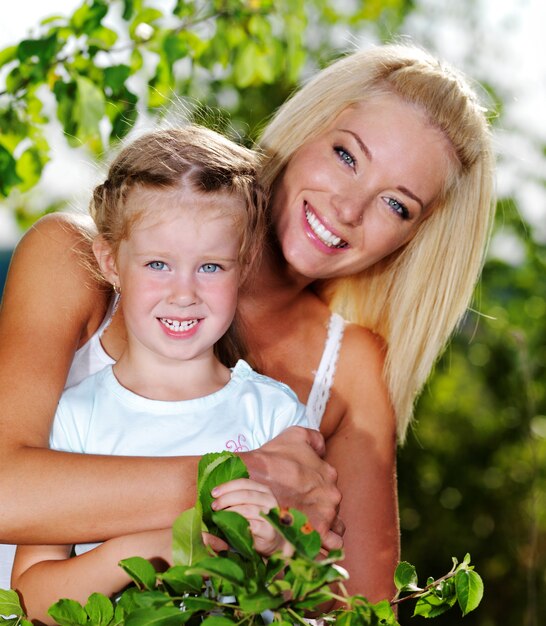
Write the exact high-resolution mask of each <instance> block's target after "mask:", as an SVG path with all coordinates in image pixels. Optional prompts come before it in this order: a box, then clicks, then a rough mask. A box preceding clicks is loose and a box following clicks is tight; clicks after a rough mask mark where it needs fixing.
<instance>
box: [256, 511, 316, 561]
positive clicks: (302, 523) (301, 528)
mask: <svg viewBox="0 0 546 626" xmlns="http://www.w3.org/2000/svg"><path fill="white" fill-rule="evenodd" d="M264 517H265V518H266V519H268V520H269V521H270V522H271V523H272V524H273V526H275V528H276V529H277V530H278V531H279V532H280V533H281V535H282V536H283V537H284V538H285V539H286V540H287V541H289V542H290V543H291V544H292V545H293V546H294V548H295V549H296V551H297V552H298V553H299V554H301V555H302V556H305V557H307V558H308V559H315V558H316V557H317V555H318V553H319V552H320V546H321V540H320V535H319V534H318V532H317V531H316V530H313V528H312V527H311V525H310V524H309V522H308V521H307V517H306V516H305V515H304V514H303V513H302V512H301V511H298V510H296V509H278V508H276V509H272V510H271V511H270V512H269V513H268V514H267V515H264Z"/></svg>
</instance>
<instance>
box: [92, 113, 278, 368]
mask: <svg viewBox="0 0 546 626" xmlns="http://www.w3.org/2000/svg"><path fill="white" fill-rule="evenodd" d="M257 167H258V155H257V153H256V152H253V151H252V150H248V149H247V148H244V147H243V146H240V145H238V144H236V143H234V142H232V141H230V140H229V139H227V138H226V137H224V136H222V135H220V134H218V133H216V132H214V131H212V130H210V129H207V128H204V127H202V126H197V125H187V126H184V127H180V128H172V129H167V130H158V131H155V132H150V133H147V134H145V135H142V136H141V137H139V138H138V139H135V140H134V141H132V142H131V143H130V144H128V145H127V146H126V147H124V148H123V149H122V150H121V152H120V153H119V154H118V155H117V156H116V157H115V159H114V160H113V161H112V163H111V165H110V167H109V170H108V176H107V178H106V180H105V181H104V182H103V183H102V184H100V185H98V186H97V187H96V188H95V190H94V192H93V196H92V199H91V203H90V213H91V216H92V218H93V220H94V222H95V225H96V227H97V231H98V235H99V236H102V237H103V238H104V239H105V240H106V241H107V242H108V243H109V245H110V246H111V248H112V250H113V252H114V254H117V251H118V249H119V245H120V243H121V241H122V240H123V239H126V238H127V237H129V235H130V232H131V228H132V226H133V225H134V224H135V223H136V222H137V221H138V220H139V219H140V218H141V217H142V214H141V213H139V212H137V211H135V210H134V209H132V210H128V208H127V199H128V197H129V194H130V193H131V192H132V191H133V190H134V189H137V188H146V189H157V190H161V191H174V192H175V193H176V191H177V190H190V191H193V192H195V193H196V194H211V193H212V194H214V193H221V194H229V195H230V196H233V197H235V198H237V199H240V201H241V202H240V203H238V204H237V206H238V207H239V208H238V209H236V210H235V212H236V214H233V215H231V214H232V213H234V211H233V210H231V212H230V216H232V217H233V218H234V220H235V223H236V224H237V226H238V229H239V234H240V245H239V262H240V264H241V275H242V278H243V279H245V278H246V277H247V275H248V273H249V269H250V268H251V267H252V266H253V265H254V264H255V262H256V260H257V259H258V256H259V255H260V253H261V251H262V249H263V245H264V243H263V240H264V236H265V231H266V220H265V215H266V213H265V209H264V207H265V202H266V200H265V195H264V193H263V192H262V187H261V185H260V184H259V183H258V182H257ZM198 206H202V205H198ZM230 206H232V205H231V204H230ZM188 208H189V207H186V206H184V210H187V209H188ZM226 210H227V209H226ZM148 215H149V212H147V213H146V216H148ZM239 324H240V322H239V321H238V320H237V318H236V319H235V320H234V323H233V324H232V326H231V328H230V329H229V331H228V332H227V333H226V335H225V336H224V337H222V339H221V340H220V341H218V342H217V344H216V346H215V351H216V355H217V356H218V358H219V359H220V360H221V361H222V362H223V363H224V364H225V365H228V366H232V365H234V364H235V362H236V360H237V359H238V358H242V357H244V356H246V349H245V347H244V343H243V341H242V339H241V336H240V333H239V332H238V330H237V326H238V325H239Z"/></svg>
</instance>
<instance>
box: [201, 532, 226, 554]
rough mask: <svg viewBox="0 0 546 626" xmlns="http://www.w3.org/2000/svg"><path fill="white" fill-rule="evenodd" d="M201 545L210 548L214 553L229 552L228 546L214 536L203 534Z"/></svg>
mask: <svg viewBox="0 0 546 626" xmlns="http://www.w3.org/2000/svg"><path fill="white" fill-rule="evenodd" d="M203 543H204V544H205V545H206V546H210V547H211V548H212V549H213V550H214V551H215V552H222V550H229V546H228V544H227V543H226V542H225V541H223V540H222V539H220V537H216V536H215V535H211V534H209V533H203Z"/></svg>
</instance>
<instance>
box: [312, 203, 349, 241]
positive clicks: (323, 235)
mask: <svg viewBox="0 0 546 626" xmlns="http://www.w3.org/2000/svg"><path fill="white" fill-rule="evenodd" d="M305 217H306V218H307V223H308V224H309V226H310V227H311V230H312V231H313V232H314V233H315V235H316V236H317V237H318V238H319V239H320V240H321V241H322V243H323V244H325V245H326V246H328V247H329V248H345V247H346V246H347V242H346V241H343V239H341V238H340V237H337V236H336V235H334V233H331V232H330V231H329V230H328V229H327V228H326V227H325V226H324V224H321V222H319V220H318V218H317V216H316V215H315V214H314V213H311V211H309V209H306V210H305Z"/></svg>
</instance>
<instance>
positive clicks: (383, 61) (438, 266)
mask: <svg viewBox="0 0 546 626" xmlns="http://www.w3.org/2000/svg"><path fill="white" fill-rule="evenodd" d="M385 95H395V96H397V97H399V98H400V99H401V100H402V101H404V102H407V103H410V104H412V105H415V106H418V107H420V109H421V110H423V111H424V113H425V114H426V116H427V118H428V121H429V123H430V124H431V125H432V126H433V127H436V128H438V129H439V130H441V131H442V132H443V133H444V135H445V136H446V137H447V139H448V140H449V142H450V144H451V146H452V151H453V157H452V161H454V167H452V168H451V169H452V170H453V171H452V172H450V175H449V180H447V181H446V183H445V186H444V189H443V190H442V193H441V194H440V197H439V198H438V199H437V200H436V201H435V203H434V210H433V211H432V213H431V215H430V217H428V218H427V219H426V220H424V222H423V223H422V224H421V225H420V227H419V229H418V231H417V233H416V234H415V236H414V238H413V239H412V240H411V241H410V242H409V243H408V244H406V245H405V246H404V247H403V248H401V249H400V250H398V251H396V252H395V253H393V254H392V255H390V256H389V257H388V258H386V259H383V260H382V261H380V262H379V263H377V264H376V265H374V266H372V267H370V268H368V269H366V270H365V271H363V272H361V273H359V274H357V275H353V276H347V277H345V278H341V279H332V280H329V281H318V282H317V283H315V285H314V287H315V289H316V290H317V292H318V293H319V295H320V296H321V298H322V299H323V300H324V301H325V302H327V303H328V305H329V306H330V308H331V309H332V310H335V311H337V312H339V313H340V314H341V315H343V316H344V317H345V318H346V319H348V320H350V321H352V322H354V323H357V324H360V325H362V326H365V327H367V328H369V329H371V330H372V331H374V332H376V333H378V334H379V335H381V336H382V337H383V338H384V339H385V340H386V343H387V357H386V361H385V371H384V376H385V381H386V383H387V386H388V389H389V391H390V396H391V402H392V404H393V408H394V410H395V413H396V416H397V420H398V436H399V439H400V440H401V441H403V439H404V437H405V434H406V431H407V427H408V424H409V422H410V419H411V415H412V410H413V404H414V401H415V398H416V397H417V394H418V393H419V391H420V390H421V388H422V387H423V385H424V383H425V382H426V380H427V378H428V376H429V374H430V372H431V370H432V367H433V366H434V363H435V361H436V360H437V358H438V356H439V355H440V353H441V352H442V350H443V349H444V347H445V345H446V342H447V340H448V338H449V336H450V335H451V333H452V332H453V330H454V329H455V327H456V325H457V324H458V322H459V321H460V320H461V318H462V316H463V315H464V313H465V311H466V310H467V307H468V305H469V303H470V300H471V298H472V294H473V290H474V287H475V284H476V281H477V279H478V277H479V274H480V272H481V268H482V265H483V262H484V256H485V249H486V245H487V241H488V239H489V235H490V231H491V226H492V221H493V215H494V203H493V201H492V195H493V165H494V164H493V161H494V160H493V154H492V149H491V139H490V130H489V126H488V122H487V119H486V116H485V109H484V108H483V107H482V105H481V104H480V103H479V101H478V98H477V96H476V94H475V92H474V91H473V90H472V89H471V87H470V85H469V82H468V81H467V80H466V79H465V78H464V77H463V76H462V75H461V74H460V73H459V72H458V71H456V70H454V69H453V68H451V67H449V66H448V65H446V64H444V63H441V62H439V61H438V60H437V59H435V58H434V57H432V56H431V55H430V54H428V53H427V52H426V51H424V50H422V49H420V48H417V47H414V46H409V45H395V44H393V45H385V46H378V47H376V48H372V49H369V50H365V51H358V52H355V53H353V54H350V55H348V56H346V57H344V58H342V59H341V60H338V61H337V62H335V63H333V64H332V65H330V66H329V67H328V68H326V69H325V70H323V71H322V72H320V73H319V74H318V75H317V76H316V77H315V78H314V79H313V80H312V81H310V82H309V83H308V84H307V85H306V86H304V87H303V88H302V89H301V90H300V91H299V92H297V93H296V94H295V95H294V96H293V97H292V98H291V99H290V100H288V101H287V102H286V103H285V104H284V105H283V106H282V107H281V108H280V109H279V111H278V112H277V113H276V115H275V116H274V118H273V119H272V121H271V122H270V124H269V125H268V126H267V128H266V129H265V131H264V133H263V135H262V138H261V141H260V145H261V148H262V149H263V150H264V152H265V154H266V159H265V161H264V163H263V166H262V169H261V173H260V177H261V181H262V183H263V184H264V185H266V186H272V185H274V183H275V181H276V180H277V178H278V177H279V176H280V175H281V174H282V171H283V169H284V167H285V166H286V164H287V163H288V161H289V160H290V158H291V157H292V155H293V154H294V153H295V152H296V151H297V150H298V149H299V148H300V147H301V146H303V145H304V144H305V143H306V142H307V141H308V140H310V139H311V138H313V137H315V136H316V135H318V134H320V133H321V132H323V131H324V130H325V129H326V128H327V127H328V126H329V125H330V124H331V123H332V122H333V120H334V119H335V118H336V117H337V116H338V115H339V114H340V113H341V112H342V111H343V110H345V109H346V108H347V107H350V106H353V105H356V104H361V103H363V102H366V101H369V100H371V99H374V98H377V97H380V96H385Z"/></svg>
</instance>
